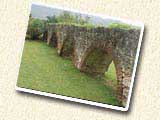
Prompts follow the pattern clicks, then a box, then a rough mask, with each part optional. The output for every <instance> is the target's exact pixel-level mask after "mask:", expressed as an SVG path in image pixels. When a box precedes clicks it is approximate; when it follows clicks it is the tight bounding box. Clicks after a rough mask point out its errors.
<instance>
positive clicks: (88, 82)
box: [17, 41, 119, 105]
mask: <svg viewBox="0 0 160 120" xmlns="http://www.w3.org/2000/svg"><path fill="white" fill-rule="evenodd" d="M105 76H106V77H105V78H103V79H102V78H98V77H92V76H90V75H87V74H85V73H82V72H80V71H79V70H78V69H76V68H75V67H74V64H73V62H72V61H71V60H69V59H65V58H62V57H60V56H58V55H57V51H56V49H55V48H53V47H49V46H47V45H46V43H44V42H40V41H26V42H25V47H24V50H23V56H22V62H21V67H20V72H19V79H18V83H17V85H18V86H19V87H23V88H28V89H33V90H39V91H43V92H48V93H56V94H59V95H65V96H71V97H76V98H81V99H86V100H91V101H96V102H102V103H108V104H112V105H119V104H118V101H117V98H116V93H115V88H116V76H115V69H114V65H113V63H112V65H111V67H110V68H109V71H108V72H107V73H106V75H105ZM107 81H110V82H111V83H113V87H111V86H110V85H109V84H110V82H107ZM107 83H109V84H107Z"/></svg>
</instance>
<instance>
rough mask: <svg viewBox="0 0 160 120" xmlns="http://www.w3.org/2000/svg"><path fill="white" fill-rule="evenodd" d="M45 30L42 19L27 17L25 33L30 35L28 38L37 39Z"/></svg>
mask: <svg viewBox="0 0 160 120" xmlns="http://www.w3.org/2000/svg"><path fill="white" fill-rule="evenodd" d="M44 30H45V25H44V21H43V20H40V19H36V18H32V16H30V18H29V24H28V30H27V34H28V35H29V36H30V39H32V40H36V39H39V38H40V36H41V35H42V34H43V32H44Z"/></svg>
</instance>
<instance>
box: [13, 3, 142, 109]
mask: <svg viewBox="0 0 160 120" xmlns="http://www.w3.org/2000/svg"><path fill="white" fill-rule="evenodd" d="M33 4H34V5H40V6H45V7H50V8H57V9H61V10H65V11H70V12H74V13H80V14H85V15H89V16H96V17H101V18H104V19H107V18H108V19H113V20H119V21H121V22H123V23H127V24H132V25H136V26H139V27H141V32H140V37H139V42H138V47H137V53H136V57H135V61H134V67H133V72H132V77H131V85H130V89H129V95H128V99H127V104H126V107H119V106H113V105H109V104H104V103H98V102H93V101H88V100H83V99H79V98H73V97H68V96H63V95H57V94H53V93H47V92H41V91H37V90H31V89H27V88H22V87H18V86H17V83H16V85H15V89H16V90H17V91H21V92H26V93H32V94H36V95H43V96H47V97H53V98H58V99H63V100H68V101H73V102H77V103H83V104H88V105H93V106H98V107H103V108H110V109H114V110H120V111H128V109H129V105H130V100H131V95H132V90H133V84H134V79H135V74H136V68H137V64H138V58H139V54H140V48H141V43H142V38H143V32H144V24H143V23H142V22H138V21H134V22H133V21H131V20H127V19H121V18H118V17H111V16H106V15H102V14H91V13H87V12H82V11H79V10H75V9H70V8H64V7H60V6H57V5H48V4H45V3H39V2H32V3H31V6H32V5H33ZM30 12H31V8H30ZM28 19H29V18H28ZM24 43H25V39H24V40H23V48H24ZM23 48H22V49H23ZM22 54H23V50H22V53H21V60H22ZM21 60H20V61H21ZM19 70H20V64H19ZM17 82H18V79H17Z"/></svg>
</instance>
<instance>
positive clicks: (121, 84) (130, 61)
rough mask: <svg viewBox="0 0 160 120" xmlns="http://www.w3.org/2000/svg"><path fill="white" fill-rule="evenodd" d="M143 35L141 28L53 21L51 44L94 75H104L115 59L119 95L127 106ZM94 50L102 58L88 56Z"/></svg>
mask: <svg viewBox="0 0 160 120" xmlns="http://www.w3.org/2000/svg"><path fill="white" fill-rule="evenodd" d="M139 35H140V30H139V29H129V30H125V29H120V28H104V27H95V28H87V27H83V26H75V25H62V24H50V25H49V26H48V37H47V44H52V45H53V46H54V47H56V48H57V49H58V54H59V55H61V56H64V57H72V58H73V62H74V65H75V67H76V68H77V69H79V70H80V71H83V72H86V73H90V74H92V75H103V74H104V73H105V72H106V71H107V69H108V67H109V65H110V64H111V62H112V61H113V62H114V64H115V69H116V74H117V83H118V85H117V86H118V88H117V98H118V100H119V102H120V103H121V104H122V105H123V106H125V105H126V103H127V99H128V94H129V87H130V83H131V76H132V75H131V74H132V70H133V65H134V60H135V56H136V51H137V46H138V40H139ZM93 53H94V54H95V55H97V56H98V58H96V59H94V58H93V59H92V60H93V61H90V60H88V59H90V58H92V56H91V54H93ZM93 56H94V55H93ZM89 62H91V63H89Z"/></svg>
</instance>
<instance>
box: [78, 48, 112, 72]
mask: <svg viewBox="0 0 160 120" xmlns="http://www.w3.org/2000/svg"><path fill="white" fill-rule="evenodd" d="M112 60H113V57H112V55H111V54H108V53H107V52H106V51H104V50H103V49H101V48H97V47H91V48H88V50H87V51H86V52H85V54H84V56H82V61H81V67H80V70H81V71H83V72H87V73H90V74H92V75H104V73H105V72H106V71H107V70H108V67H109V65H110V64H111V62H112Z"/></svg>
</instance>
